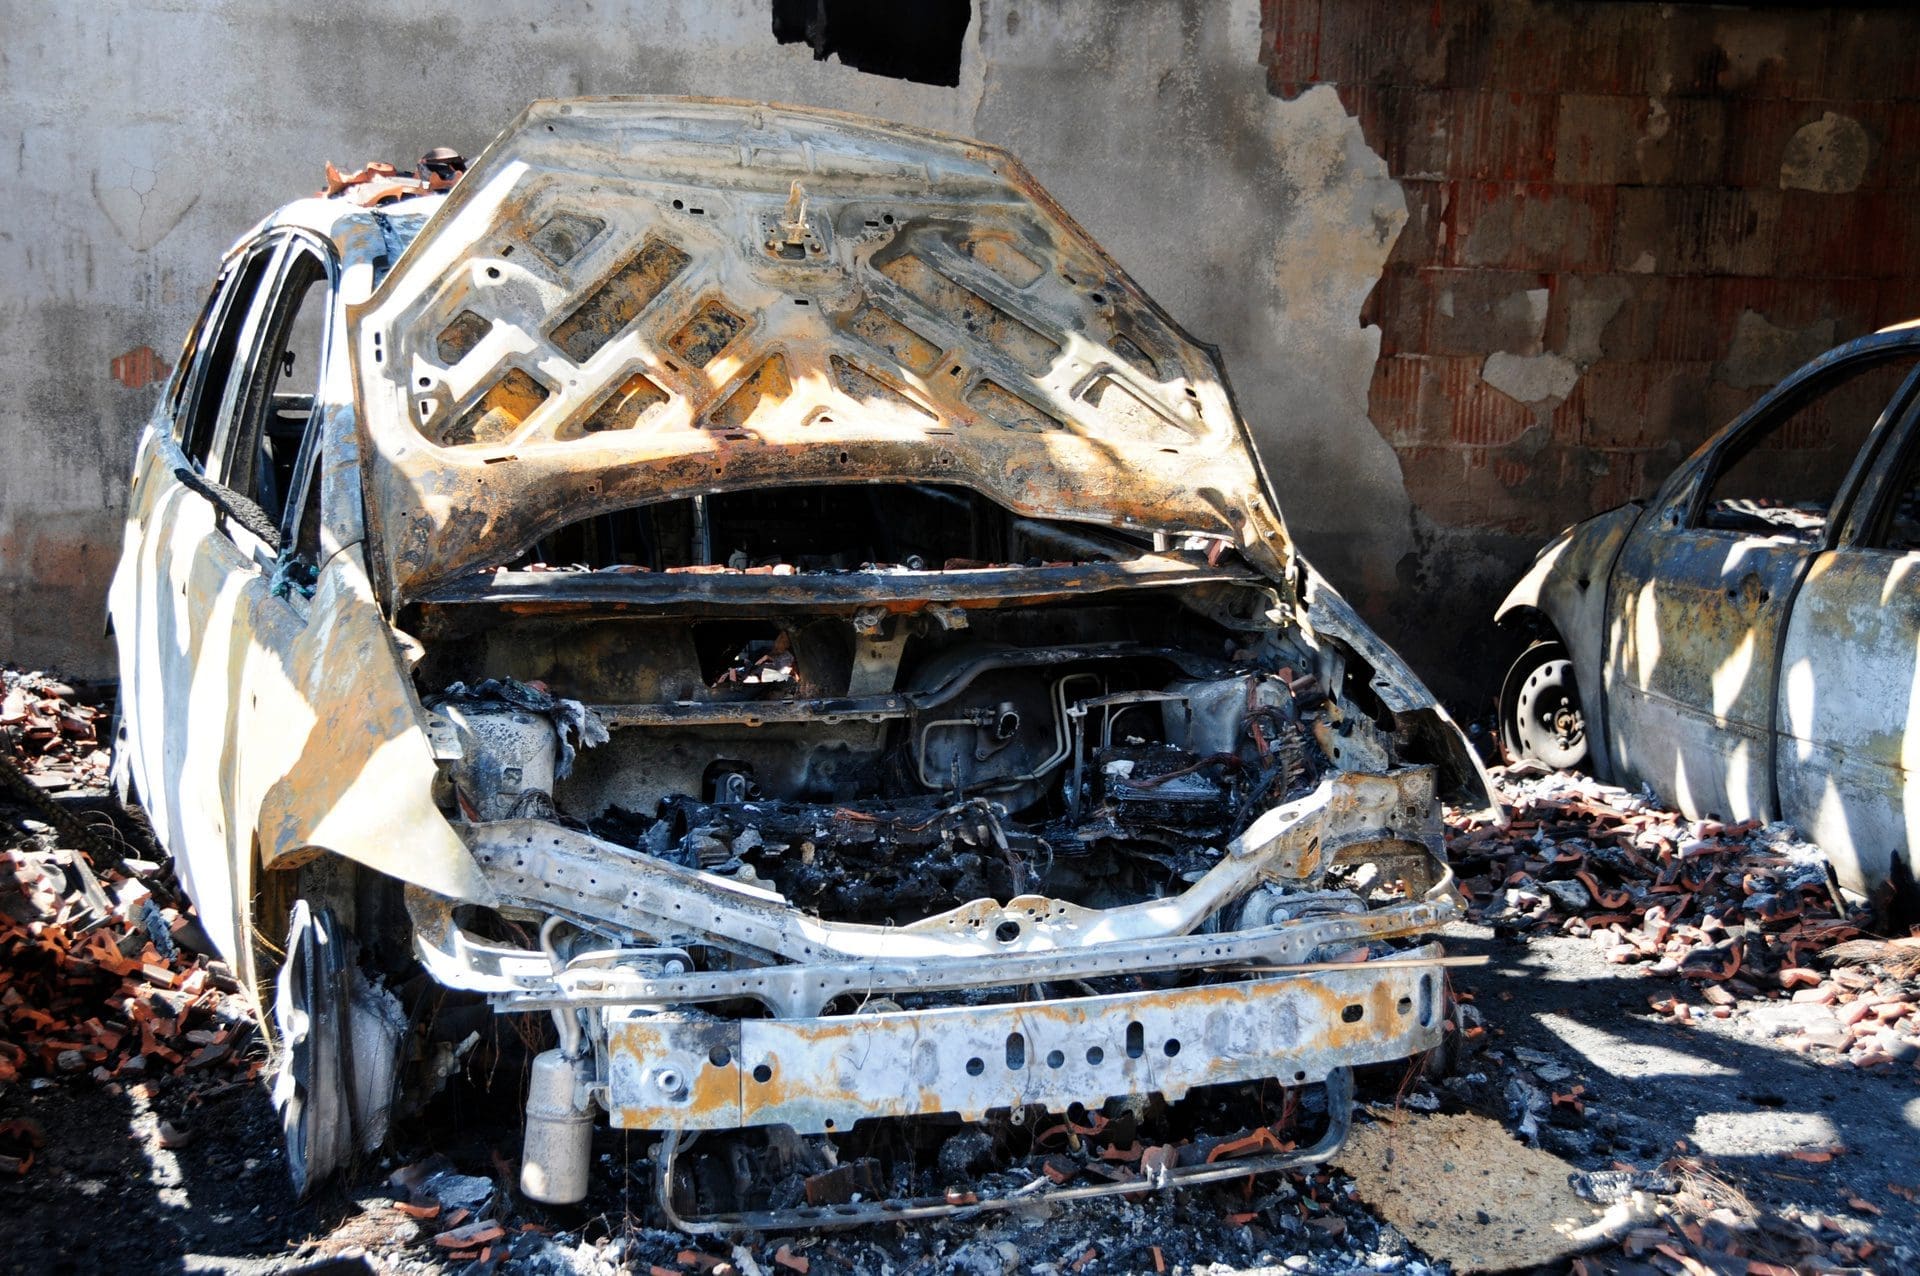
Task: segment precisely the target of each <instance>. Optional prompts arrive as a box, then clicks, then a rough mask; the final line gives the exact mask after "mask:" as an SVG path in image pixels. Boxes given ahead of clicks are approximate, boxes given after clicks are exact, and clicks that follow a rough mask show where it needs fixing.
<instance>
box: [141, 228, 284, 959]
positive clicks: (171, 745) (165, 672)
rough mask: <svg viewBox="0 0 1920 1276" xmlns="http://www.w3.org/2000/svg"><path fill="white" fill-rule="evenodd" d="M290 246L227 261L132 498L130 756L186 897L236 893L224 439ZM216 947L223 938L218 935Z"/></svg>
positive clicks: (148, 441) (266, 245) (269, 246)
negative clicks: (220, 486) (221, 501)
mask: <svg viewBox="0 0 1920 1276" xmlns="http://www.w3.org/2000/svg"><path fill="white" fill-rule="evenodd" d="M278 256H279V244H278V243H276V242H274V241H271V240H267V239H261V240H257V241H255V242H254V243H251V244H249V245H247V246H245V247H244V248H242V249H241V250H239V251H238V252H236V253H235V254H233V256H231V257H230V258H229V259H228V263H227V266H226V268H225V269H224V270H223V271H222V272H221V276H220V278H219V279H218V281H216V283H215V286H214V292H213V296H212V299H211V300H210V301H209V303H208V306H207V309H206V312H205V313H204V315H203V316H202V320H201V323H200V325H199V326H198V327H197V328H196V329H195V332H194V335H193V337H192V338H191V339H190V340H189V344H188V349H187V353H186V357H184V358H183V359H182V363H181V368H180V371H179V372H178V373H177V374H176V380H175V383H174V386H173V390H172V394H171V396H170V398H169V401H168V405H167V414H168V419H166V420H163V421H161V422H158V423H156V425H157V427H164V428H154V429H150V430H148V431H147V433H146V435H145V437H144V439H143V441H142V445H141V450H140V455H139V456H138V458H137V459H136V462H135V468H134V480H133V486H132V490H131V492H130V494H129V509H128V524H127V528H128V531H127V544H126V547H125V549H124V551H123V555H122V561H121V565H120V569H119V572H118V574H117V576H116V578H115V582H114V587H113V595H112V599H111V610H112V613H113V620H114V632H115V634H116V636H117V639H118V643H119V649H120V674H121V684H122V688H123V695H122V712H123V714H124V718H125V722H124V726H125V731H126V741H125V743H126V747H127V749H128V751H129V755H130V770H131V771H132V774H133V778H134V780H135V783H136V784H137V785H138V787H139V790H140V795H141V798H142V800H143V802H144V803H145V805H146V807H147V811H148V813H149V815H150V817H151V818H152V820H153V822H154V826H155V828H156V829H157V830H158V831H159V833H160V835H161V837H162V839H163V840H164V842H165V843H166V846H167V849H168V850H169V851H171V852H172V853H173V855H174V857H175V861H176V871H177V872H178V873H179V875H180V877H181V879H182V881H183V883H184V884H185V886H186V887H187V890H188V893H189V894H190V895H192V896H193V897H194V898H195V899H201V898H202V897H205V898H206V899H208V900H209V901H210V902H212V903H213V904H214V905H215V907H214V909H213V911H214V913H215V916H214V917H212V918H209V919H208V921H209V925H210V926H212V927H215V928H216V929H217V927H218V919H219V918H221V917H224V916H226V915H227V913H228V912H229V911H230V909H227V908H222V907H219V903H220V901H223V900H226V899H227V898H228V896H229V894H230V892H229V890H228V888H227V884H226V882H225V880H224V876H225V875H224V873H220V872H213V873H210V872H209V871H208V868H209V860H208V856H209V855H211V856H212V857H213V858H212V861H211V863H212V865H213V866H214V867H216V868H217V867H218V866H219V865H220V864H221V862H222V860H223V858H224V857H222V856H220V855H219V848H221V847H223V846H224V845H225V843H226V818H225V811H224V803H223V801H222V794H221V783H220V759H221V755H222V754H223V753H224V752H225V739H224V732H223V731H222V730H221V723H222V719H223V717H224V712H223V708H222V706H224V704H225V702H226V698H227V697H226V687H227V682H228V674H229V670H228V666H227V659H226V654H227V653H226V644H225V643H224V642H222V641H220V640H219V639H218V638H217V637H215V636H214V634H213V629H214V627H215V623H214V622H215V612H216V610H217V602H218V599H219V598H220V595H221V593H222V591H223V588H225V586H226V583H227V581H228V579H229V577H230V575H231V574H232V573H233V572H235V571H243V570H244V568H245V563H244V560H243V556H242V555H241V554H240V553H239V551H238V549H237V548H236V547H235V546H234V545H233V544H232V542H231V541H228V540H227V539H226V538H225V536H224V534H223V533H222V531H221V530H220V524H221V522H222V515H221V513H220V511H219V510H218V509H217V508H216V506H215V503H214V502H215V497H214V492H215V490H216V489H215V488H214V487H212V486H210V484H212V483H217V482H218V481H219V479H220V477H221V476H222V472H223V465H224V461H223V458H224V442H225V439H226V436H227V432H228V423H229V422H230V420H231V418H232V415H233V412H234V405H235V402H236V399H237V396H238V395H239V392H240V385H241V383H242V382H243V381H244V380H245V370H246V368H247V366H248V364H249V363H250V361H251V359H252V357H253V350H254V346H255V344H256V343H257V340H258V331H259V322H260V318H261V316H262V313H263V310H264V306H265V302H266V297H267V286H268V284H269V283H270V281H271V279H272V277H273V270H274V266H275V263H276V261H277V259H278ZM216 938H218V936H217V935H216Z"/></svg>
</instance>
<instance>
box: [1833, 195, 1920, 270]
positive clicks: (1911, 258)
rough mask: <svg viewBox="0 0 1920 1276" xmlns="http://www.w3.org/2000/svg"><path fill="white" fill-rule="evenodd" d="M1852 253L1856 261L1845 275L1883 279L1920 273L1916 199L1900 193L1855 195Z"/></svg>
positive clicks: (1919, 213)
mask: <svg viewBox="0 0 1920 1276" xmlns="http://www.w3.org/2000/svg"><path fill="white" fill-rule="evenodd" d="M1850 198H1852V199H1854V200H1856V201H1857V202H1856V203H1855V205H1854V231H1855V244H1854V251H1855V252H1856V253H1857V254H1858V258H1859V259H1858V261H1856V262H1855V263H1853V268H1852V269H1849V270H1846V271H1844V272H1843V273H1845V274H1851V275H1862V274H1874V275H1880V276H1885V275H1887V274H1889V273H1892V271H1893V270H1898V272H1899V273H1900V274H1903V275H1905V276H1907V277H1908V278H1909V279H1911V278H1912V277H1913V276H1914V275H1915V274H1916V273H1920V200H1916V199H1914V198H1913V197H1912V196H1911V195H1910V194H1904V193H1901V192H1894V191H1888V192H1874V193H1871V194H1866V195H1855V196H1851V197H1850Z"/></svg>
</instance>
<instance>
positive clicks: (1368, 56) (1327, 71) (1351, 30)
mask: <svg viewBox="0 0 1920 1276" xmlns="http://www.w3.org/2000/svg"><path fill="white" fill-rule="evenodd" d="M1478 7H1479V6H1478V5H1477V4H1474V3H1472V2H1471V0H1465V2H1460V0H1456V2H1455V3H1451V4H1447V5H1444V6H1440V7H1436V6H1435V5H1433V4H1431V3H1428V2H1427V0H1339V3H1337V4H1329V5H1325V6H1324V7H1323V9H1322V11H1321V15H1320V44H1319V63H1318V67H1319V78H1320V79H1321V80H1323V81H1327V82H1330V83H1334V84H1373V85H1426V86H1428V87H1436V86H1440V85H1443V84H1445V83H1446V76H1447V47H1448V44H1449V42H1450V41H1449V36H1450V34H1451V33H1452V31H1453V29H1454V28H1453V25H1452V24H1450V23H1449V22H1448V20H1447V19H1448V18H1449V17H1455V16H1457V15H1459V14H1460V13H1461V11H1467V12H1468V13H1471V12H1472V11H1473V10H1476V9H1477V8H1478Z"/></svg>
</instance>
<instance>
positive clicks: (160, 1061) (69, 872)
mask: <svg viewBox="0 0 1920 1276" xmlns="http://www.w3.org/2000/svg"><path fill="white" fill-rule="evenodd" d="M0 685H4V686H5V688H6V691H5V701H4V708H3V709H0V774H4V775H5V776H7V777H10V778H11V779H12V780H13V782H12V783H10V784H9V785H8V786H7V788H8V793H9V796H11V797H13V798H14V799H15V800H16V805H14V806H12V807H11V808H9V809H10V811H11V812H13V815H12V819H11V823H10V826H9V827H7V829H6V830H5V834H4V836H5V837H6V838H7V840H8V841H9V842H10V844H9V845H7V846H6V848H5V850H4V851H3V852H0V1092H3V1091H4V1090H5V1089H6V1088H7V1087H8V1086H11V1085H15V1084H21V1083H26V1084H29V1085H34V1086H43V1085H48V1084H53V1083H55V1082H65V1081H74V1082H92V1083H94V1084H99V1085H103V1086H107V1087H109V1088H111V1089H115V1090H117V1089H118V1088H119V1087H121V1086H123V1085H130V1084H135V1083H138V1084H142V1085H147V1086H151V1085H155V1084H157V1083H160V1082H163V1081H164V1080H165V1079H167V1078H175V1079H179V1080H181V1081H184V1082H186V1083H187V1084H188V1085H189V1086H190V1087H192V1088H195V1089H200V1088H220V1087H231V1086H237V1085H242V1084H245V1083H246V1082H247V1081H249V1080H251V1079H252V1078H253V1077H255V1076H257V1075H258V1074H259V1071H260V1069H261V1068H262V1066H263V1061H262V1060H261V1059H260V1058H258V1057H257V1055H255V1054H254V1053H252V1052H250V1051H249V1050H248V1046H249V1045H250V1044H251V1043H252V1041H253V1027H252V1021H251V1019H250V1017H249V1011H248V1008H247V1004H246V999H245V998H244V997H242V996H240V995H239V994H240V987H239V985H238V984H237V983H236V982H235V980H234V977H233V974H232V972H231V971H230V970H229V969H228V968H227V967H226V965H225V964H224V963H222V962H220V961H217V960H210V959H208V958H207V957H205V956H203V955H201V954H200V953H198V952H196V951H194V949H195V947H196V946H198V944H199V940H198V938H197V934H196V930H197V928H196V926H195V924H194V922H193V920H192V917H191V914H190V910H188V909H187V907H186V905H185V904H184V902H182V901H179V900H178V899H177V898H176V897H175V895H174V892H173V889H172V886H171V883H170V882H169V881H168V879H167V876H166V873H165V871H164V870H163V868H162V866H161V865H160V864H158V863H157V862H155V861H151V860H143V859H140V858H138V857H136V856H129V855H127V854H125V853H124V851H125V849H126V847H125V844H124V841H123V839H122V838H121V835H120V834H119V832H118V831H117V830H115V829H114V828H113V827H112V826H111V825H110V824H107V823H101V824H97V825H96V824H89V823H87V822H85V821H83V820H81V819H80V818H79V817H78V816H76V815H74V814H73V813H72V812H70V811H68V810H66V809H65V808H64V807H62V806H60V805H58V804H56V803H53V802H51V801H50V800H48V799H47V798H46V797H45V796H44V795H45V794H48V793H54V792H59V791H62V790H65V789H68V788H73V787H92V788H97V787H98V786H100V785H101V784H103V783H104V781H105V778H106V769H107V764H106V755H105V753H104V751H102V750H101V749H100V748H99V747H98V739H97V735H96V731H95V726H96V724H97V722H98V721H99V719H100V718H101V716H102V715H101V712H100V710H99V709H98V708H96V707H95V706H91V705H88V704H85V703H81V702H79V701H78V700H77V699H76V692H75V691H74V689H73V688H72V687H70V686H67V685H65V684H62V683H59V682H56V681H54V680H52V679H50V678H47V677H45V676H43V675H40V674H28V673H21V672H19V671H16V670H11V669H8V670H4V671H0ZM23 777H24V779H25V780H26V782H27V786H28V787H27V790H26V792H25V793H24V794H23V793H22V791H21V790H22V786H21V784H20V783H19V781H20V779H21V778H23ZM36 798H37V799H38V800H35V799H36ZM25 810H32V811H33V812H35V813H36V814H44V815H47V816H49V817H50V820H44V821H43V820H40V819H35V818H32V817H30V816H28V815H27V814H25V813H24V812H25ZM50 821H57V822H58V825H59V827H56V826H55V824H54V823H53V822H50ZM102 860H109V861H111V862H112V864H113V867H107V866H106V865H105V864H102V863H101V862H100V861H102ZM191 1137H192V1133H191V1130H190V1129H188V1128H185V1127H182V1126H175V1125H169V1124H163V1126H162V1138H163V1142H166V1143H167V1145H168V1146H184V1144H185V1142H186V1141H188V1140H190V1139H191ZM31 1161H32V1156H31V1152H28V1153H27V1154H26V1155H15V1156H10V1157H8V1159H7V1160H5V1161H0V1170H4V1169H6V1168H8V1167H9V1165H10V1164H11V1168H12V1169H13V1170H14V1171H15V1172H18V1173H25V1172H26V1171H27V1170H28V1169H29V1168H30V1166H31Z"/></svg>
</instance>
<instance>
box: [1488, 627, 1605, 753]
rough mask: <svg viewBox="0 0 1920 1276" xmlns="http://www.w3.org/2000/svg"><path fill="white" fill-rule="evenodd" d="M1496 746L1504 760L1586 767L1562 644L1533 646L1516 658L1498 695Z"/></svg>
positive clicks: (1575, 694) (1581, 717)
mask: <svg viewBox="0 0 1920 1276" xmlns="http://www.w3.org/2000/svg"><path fill="white" fill-rule="evenodd" d="M1500 743H1501V744H1502V745H1503V746H1504V747H1505V749H1506V754H1507V757H1508V759H1509V760H1512V761H1521V760H1523V759H1524V760H1531V761H1534V762H1538V763H1540V764H1541V765H1543V766H1548V767H1552V768H1554V769H1555V770H1562V771H1564V770H1574V769H1577V768H1580V767H1583V766H1585V765H1586V762H1587V757H1588V752H1589V750H1588V746H1587V720H1586V714H1585V712H1584V711H1583V710H1582V709H1581V707H1580V689H1579V687H1578V686H1577V685H1575V683H1574V680H1573V661H1572V660H1571V659H1569V658H1568V655H1567V649H1566V647H1565V646H1564V645H1562V644H1561V643H1559V642H1554V641H1543V642H1536V643H1534V644H1533V645H1532V646H1530V647H1528V648H1527V649H1526V650H1525V651H1523V652H1521V653H1520V658H1519V659H1518V660H1516V661H1514V662H1513V667H1512V668H1511V669H1509V670H1508V671H1507V679H1506V682H1505V684H1504V685H1503V686H1502V687H1501V690H1500Z"/></svg>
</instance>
